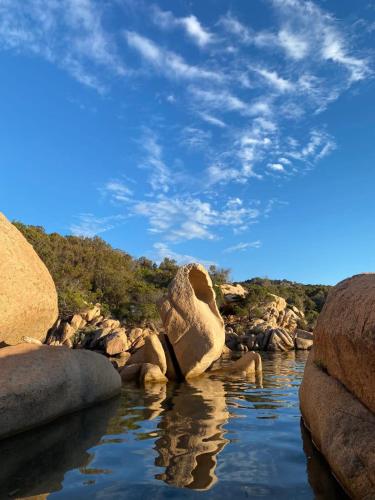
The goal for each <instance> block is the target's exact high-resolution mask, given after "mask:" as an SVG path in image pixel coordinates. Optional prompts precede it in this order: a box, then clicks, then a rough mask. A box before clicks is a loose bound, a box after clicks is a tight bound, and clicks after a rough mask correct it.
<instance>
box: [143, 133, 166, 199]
mask: <svg viewBox="0 0 375 500" xmlns="http://www.w3.org/2000/svg"><path fill="white" fill-rule="evenodd" d="M140 142H141V147H142V148H143V149H144V151H145V153H146V154H145V157H144V160H143V161H142V163H141V164H140V165H139V166H140V167H141V168H145V169H147V170H149V171H150V176H149V183H150V185H151V188H152V189H153V191H157V192H159V191H161V192H163V193H167V192H168V191H169V186H170V184H171V182H173V178H172V174H171V172H170V169H169V168H168V167H167V165H166V164H165V163H164V161H163V149H162V146H161V145H160V144H159V142H158V139H157V136H156V134H155V133H154V132H153V131H151V130H150V129H146V130H145V132H144V134H143V136H142V138H141V141H140Z"/></svg>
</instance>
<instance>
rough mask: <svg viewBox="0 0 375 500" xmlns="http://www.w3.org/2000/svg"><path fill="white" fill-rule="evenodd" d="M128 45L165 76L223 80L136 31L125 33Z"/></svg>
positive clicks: (217, 74)
mask: <svg viewBox="0 0 375 500" xmlns="http://www.w3.org/2000/svg"><path fill="white" fill-rule="evenodd" d="M125 36H126V40H127V42H128V45H129V46H130V47H132V48H133V49H135V50H136V51H137V52H138V53H139V54H140V55H141V56H142V57H143V58H144V59H145V60H146V61H148V62H149V63H150V64H152V66H153V67H154V68H156V69H157V70H159V71H160V72H161V73H163V74H164V75H165V76H167V77H169V78H175V79H185V80H213V81H221V80H223V75H221V74H220V73H219V72H215V71H211V70H209V69H205V68H202V67H199V66H194V65H190V64H188V63H186V62H185V60H184V59H183V58H182V57H181V56H180V55H178V54H176V53H174V52H172V51H170V50H167V49H164V48H162V47H159V46H158V45H157V44H156V43H155V42H153V41H152V40H150V39H149V38H146V37H144V36H142V35H140V34H138V33H136V32H135V31H126V32H125Z"/></svg>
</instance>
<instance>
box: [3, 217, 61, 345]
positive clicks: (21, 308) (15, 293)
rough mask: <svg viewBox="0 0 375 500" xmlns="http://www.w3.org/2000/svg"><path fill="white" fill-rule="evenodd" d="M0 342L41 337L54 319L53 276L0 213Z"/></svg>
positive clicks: (7, 342) (41, 338)
mask: <svg viewBox="0 0 375 500" xmlns="http://www.w3.org/2000/svg"><path fill="white" fill-rule="evenodd" d="M0 276H1V279H0V344H2V343H3V344H6V345H14V344H17V343H19V342H20V341H21V338H22V337H23V336H24V335H28V336H30V337H33V338H35V339H37V340H41V341H44V340H45V338H46V335H47V332H48V330H49V329H50V328H51V327H52V326H53V324H54V323H55V321H56V319H57V315H58V309H57V293H56V289H55V285H54V283H53V280H52V278H51V276H50V274H49V272H48V270H47V268H46V266H45V265H44V264H43V262H42V261H41V260H40V258H39V257H38V255H37V254H36V252H35V251H34V249H33V247H32V246H31V245H30V244H29V243H28V242H27V241H26V239H25V238H24V237H23V236H22V234H21V233H20V232H19V231H18V229H16V227H15V226H13V224H11V223H10V222H9V221H8V220H7V219H6V217H5V216H4V215H3V214H2V213H0Z"/></svg>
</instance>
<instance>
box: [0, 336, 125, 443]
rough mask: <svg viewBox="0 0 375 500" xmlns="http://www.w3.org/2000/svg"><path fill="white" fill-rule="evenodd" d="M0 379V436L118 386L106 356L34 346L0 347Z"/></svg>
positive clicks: (101, 396)
mask: <svg viewBox="0 0 375 500" xmlns="http://www.w3.org/2000/svg"><path fill="white" fill-rule="evenodd" d="M0 379H1V381H2V383H1V385H0V437H5V436H8V435H12V434H16V433H18V432H21V431H24V430H26V429H30V428H32V427H36V426H38V425H41V424H44V423H46V422H48V421H50V420H53V419H55V418H57V417H59V416H61V415H65V414H67V413H71V412H73V411H76V410H79V409H81V408H84V407H87V406H89V405H91V404H93V403H95V402H97V401H101V400H104V399H108V398H110V397H112V396H114V395H115V394H117V393H118V392H119V391H120V387H121V379H120V376H119V374H118V373H117V372H116V370H115V369H114V368H113V366H112V365H111V363H110V361H108V359H107V358H106V357H105V356H101V355H99V354H96V353H93V352H89V351H85V350H71V349H67V348H65V347H60V348H57V347H52V346H47V345H43V346H37V345H33V344H19V345H17V346H12V347H5V348H4V349H0Z"/></svg>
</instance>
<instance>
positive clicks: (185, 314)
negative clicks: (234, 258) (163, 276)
mask: <svg viewBox="0 0 375 500" xmlns="http://www.w3.org/2000/svg"><path fill="white" fill-rule="evenodd" d="M159 309H160V315H161V318H162V321H163V324H164V328H165V331H166V334H167V336H168V339H169V341H170V343H171V346H172V348H173V351H174V354H175V356H176V359H177V362H178V365H179V369H180V370H181V373H182V375H183V376H184V377H185V378H191V377H196V376H197V375H200V374H201V373H203V372H204V371H205V370H207V368H208V367H209V366H210V365H211V364H212V363H213V362H214V361H215V360H216V359H218V358H219V357H220V355H221V353H222V350H223V347H224V340H225V333H224V322H223V320H222V318H221V316H220V313H219V311H218V308H217V305H216V301H215V292H214V289H213V286H212V282H211V278H210V276H209V274H208V272H207V271H206V269H205V268H204V267H203V266H202V265H200V264H188V265H186V266H183V267H181V268H180V269H179V270H178V271H177V274H176V276H175V278H174V279H173V281H172V282H171V284H170V285H169V289H168V295H167V297H166V298H165V299H164V300H163V301H162V303H161V304H160V307H159Z"/></svg>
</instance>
